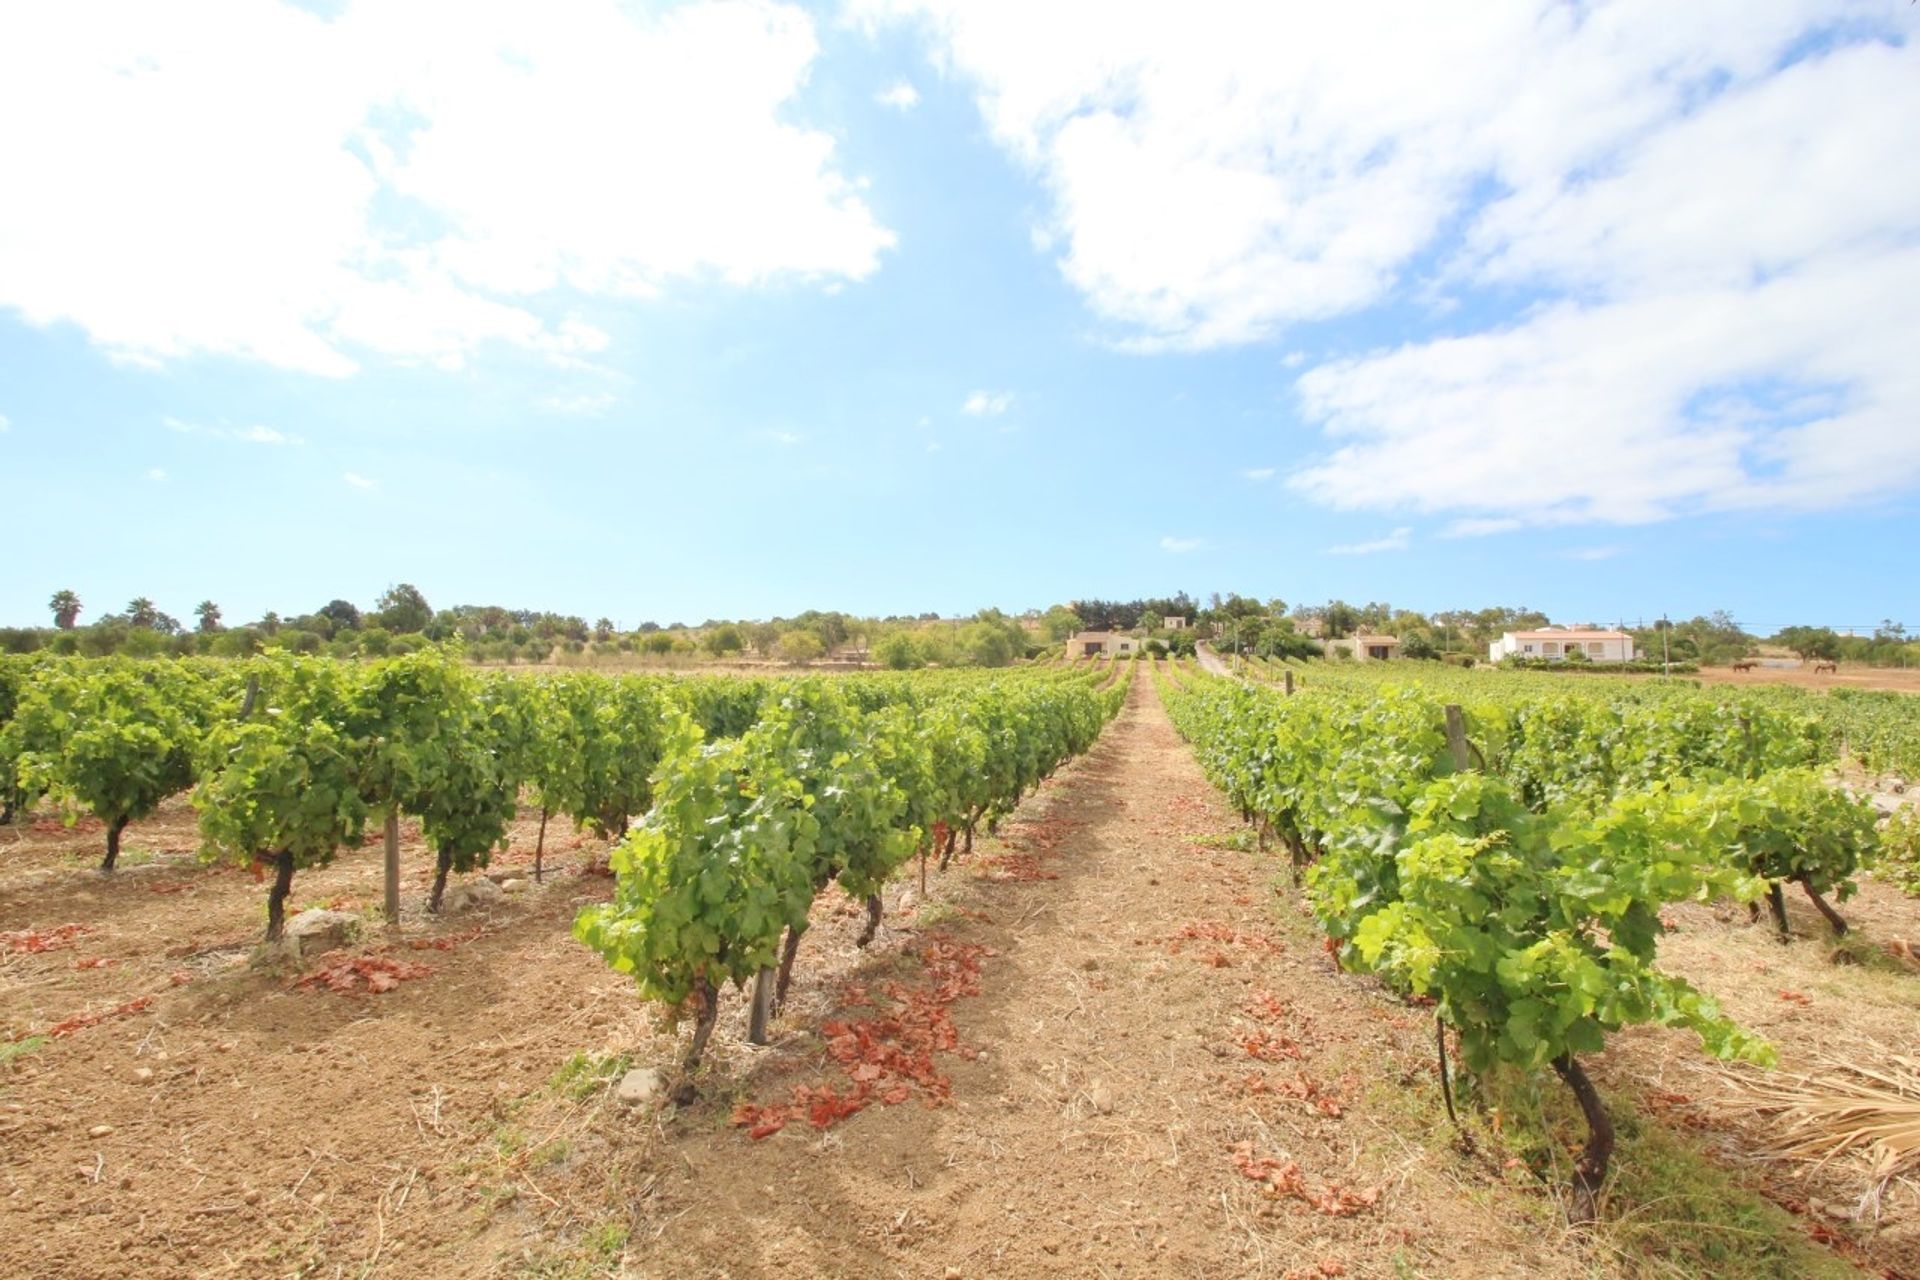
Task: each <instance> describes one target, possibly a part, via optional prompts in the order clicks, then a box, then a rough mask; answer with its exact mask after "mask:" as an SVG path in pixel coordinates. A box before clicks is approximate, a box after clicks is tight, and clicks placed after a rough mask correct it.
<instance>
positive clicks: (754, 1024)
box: [747, 969, 774, 1044]
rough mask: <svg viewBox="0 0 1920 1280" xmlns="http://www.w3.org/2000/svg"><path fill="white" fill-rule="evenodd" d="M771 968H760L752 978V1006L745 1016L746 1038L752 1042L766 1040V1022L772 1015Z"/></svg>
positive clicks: (764, 1041)
mask: <svg viewBox="0 0 1920 1280" xmlns="http://www.w3.org/2000/svg"><path fill="white" fill-rule="evenodd" d="M773 980H774V972H773V970H772V969H762V970H761V971H760V972H759V973H757V974H755V975H754V978H753V1006H752V1010H751V1012H750V1014H749V1016H748V1018H747V1039H748V1040H749V1041H751V1042H752V1043H754V1044H765V1043H766V1042H767V1023H768V1022H769V1021H770V1020H771V1019H772V1017H773Z"/></svg>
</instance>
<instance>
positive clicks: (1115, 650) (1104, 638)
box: [1067, 631, 1145, 658]
mask: <svg viewBox="0 0 1920 1280" xmlns="http://www.w3.org/2000/svg"><path fill="white" fill-rule="evenodd" d="M1144 643H1145V642H1144V641H1142V640H1140V639H1139V638H1138V637H1135V636H1130V635H1127V634H1125V633H1124V632H1119V631H1082V632H1081V633H1080V634H1079V635H1076V636H1074V637H1073V638H1072V639H1071V640H1069V641H1067V656H1068V657H1069V658H1093V657H1099V656H1105V657H1109V658H1131V657H1132V656H1133V655H1134V653H1135V652H1136V651H1137V650H1138V649H1139V648H1140V647H1141V645H1142V644H1144Z"/></svg>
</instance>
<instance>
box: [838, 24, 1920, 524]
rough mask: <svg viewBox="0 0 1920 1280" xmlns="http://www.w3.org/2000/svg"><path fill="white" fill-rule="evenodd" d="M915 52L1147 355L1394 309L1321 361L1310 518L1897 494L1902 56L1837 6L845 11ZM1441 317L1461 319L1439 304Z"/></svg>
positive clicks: (1907, 237)
mask: <svg viewBox="0 0 1920 1280" xmlns="http://www.w3.org/2000/svg"><path fill="white" fill-rule="evenodd" d="M853 8H854V11H855V12H856V13H857V14H858V15H860V16H861V17H862V18H863V19H864V20H866V21H867V22H869V23H874V24H880V23H886V22H890V21H907V22H910V23H912V24H914V25H916V26H917V27H918V28H919V29H920V30H921V31H922V32H923V33H924V34H925V36H926V38H927V40H928V43H929V47H930V49H931V51H932V54H933V60H934V62H935V63H936V65H938V66H939V67H941V68H942V69H943V70H944V71H946V72H947V73H948V74H951V75H953V76H955V77H956V78H957V79H959V80H960V81H962V82H963V83H965V84H967V85H969V86H970V87H971V88H972V89H973V91H974V92H975V94H976V96H977V99H978V102H979V105H980V108H981V111H982V113H983V116H984V118H985V120H986V122H987V124H988V127H989V128H990V130H991V131H992V133H993V135H994V136H995V138H997V139H998V140H999V142H1000V143H1001V144H1002V145H1003V146H1004V147H1005V148H1006V149H1007V150H1008V152H1009V153H1010V154H1011V155H1013V156H1014V157H1015V158H1016V159H1017V160H1018V161H1019V162H1020V163H1021V164H1023V165H1025V166H1027V167H1028V168H1029V169H1030V171H1031V172H1032V173H1033V174H1034V175H1035V176H1036V178H1037V179H1038V180H1039V181H1040V182H1041V183H1042V184H1043V186H1044V187H1045V189H1046V191H1047V193H1048V197H1049V212H1048V214H1047V223H1046V225H1045V226H1043V227H1042V228H1040V231H1041V233H1042V234H1041V235H1040V236H1039V237H1037V242H1038V243H1041V244H1045V245H1051V246H1054V248H1053V250H1052V252H1054V253H1056V254H1057V259H1058V264H1059V268H1060V270H1061V271H1062V272H1063V274H1064V275H1065V276H1066V278H1067V279H1068V280H1069V281H1070V282H1071V283H1073V284H1074V285H1075V286H1076V287H1077V288H1078V289H1079V290H1080V291H1081V292H1082V293H1083V295H1084V296H1085V297H1086V299H1087V301H1088V304H1089V305H1090V307H1091V308H1092V309H1093V310H1094V311H1095V312H1096V313H1097V314H1098V315H1099V316H1100V317H1102V318H1103V319H1104V320H1105V321H1106V322H1108V324H1109V325H1110V326H1111V333H1112V335H1113V336H1114V338H1115V339H1116V340H1117V341H1119V342H1121V343H1123V344H1127V345H1132V346H1135V347H1139V348H1145V349H1163V348H1184V349H1196V348H1207V347H1215V346H1222V345H1230V344H1235V343H1246V342H1255V341H1262V340H1267V339H1271V338H1274V337H1276V336H1277V335H1281V334H1283V333H1284V332H1285V330H1286V329H1287V328H1288V327H1289V326H1291V325H1296V324H1298V323H1300V322H1303V321H1311V320H1315V319H1322V318H1327V317H1334V316H1349V315H1355V314H1364V313H1366V312H1368V311H1370V310H1375V309H1380V310H1383V311H1384V310H1387V309H1396V308H1397V309H1398V312H1399V314H1400V317H1401V319H1400V321H1399V322H1398V323H1396V325H1395V328H1396V329H1397V330H1398V331H1400V332H1408V331H1412V332H1416V333H1417V332H1421V331H1422V330H1426V331H1430V332H1431V331H1438V332H1441V333H1442V334H1443V335H1444V336H1439V337H1433V338H1428V339H1423V340H1418V341H1413V342H1410V343H1408V344H1407V345H1404V346H1401V347H1399V348H1397V349H1392V350H1380V351H1372V352H1365V353H1362V354H1357V355H1348V356H1345V357H1336V358H1332V359H1322V360H1320V361H1318V362H1310V363H1309V364H1307V365H1306V366H1303V367H1302V368H1301V369H1300V370H1299V375H1298V376H1299V382H1298V390H1299V394H1300V405H1301V408H1302V410H1303V412H1304V414H1305V416H1306V417H1307V419H1308V420H1309V421H1310V422H1312V423H1314V424H1315V425H1318V426H1320V427H1321V428H1323V429H1324V430H1325V431H1326V432H1327V433H1328V435H1329V442H1330V447H1329V449H1328V450H1327V451H1326V452H1325V453H1323V454H1322V455H1321V456H1320V457H1318V458H1317V459H1315V460H1313V461H1311V462H1309V463H1308V464H1307V465H1305V466H1304V467H1303V468H1301V469H1299V470H1298V471H1296V472H1295V473H1294V474H1293V475H1292V476H1291V477H1290V478H1289V482H1290V483H1291V484H1292V485H1293V486H1294V488H1295V489H1296V490H1298V491H1301V492H1304V493H1306V494H1308V495H1309V496H1311V497H1313V498H1315V499H1317V500H1318V501H1320V502H1322V503H1325V504H1327V505H1329V506H1333V507H1340V508H1352V509H1367V510H1390V511H1404V512H1418V513H1435V514H1445V515H1447V516H1449V517H1452V518H1453V519H1452V523H1451V524H1450V525H1448V526H1447V528H1446V530H1445V531H1446V532H1447V533H1448V534H1449V535H1451V536H1474V535H1485V534H1489V533H1496V532H1502V531H1506V530H1510V529H1513V528H1518V527H1521V526H1523V525H1526V524H1567V523H1578V522H1586V521H1607V522H1618V523H1628V522H1639V521H1648V520H1658V519H1664V518H1668V517H1670V516H1673V515H1676V514H1682V513H1689V512H1697V511H1702V510H1725V509H1743V508H1749V509H1750V508H1763V507H1764V508H1772V509H1782V508H1784V509H1810V508H1821V507H1832V506H1836V505H1841V504H1845V503H1851V502H1855V501H1860V500H1865V499H1871V498H1874V497H1877V496H1882V495H1886V494H1891V493H1898V492H1904V491H1909V490H1911V489H1912V488H1914V487H1915V486H1916V485H1920V432H1916V431H1914V430H1913V429H1912V427H1911V424H1912V423H1913V422H1914V421H1915V420H1916V417H1920V361H1916V360H1914V359H1912V358H1911V353H1910V352H1909V351H1907V350H1903V347H1904V346H1906V345H1907V344H1906V343H1905V341H1904V339H1905V335H1910V334H1911V333H1913V332H1915V331H1916V330H1917V329H1920V166H1916V165H1914V164H1913V163H1912V162H1911V147H1910V143H1909V140H1908V138H1907V134H1908V132H1909V129H1910V123H1911V121H1912V120H1914V119H1916V118H1920V42H1916V40H1915V39H1914V28H1913V26H1912V22H1911V20H1910V19H1909V18H1907V17H1906V16H1905V14H1904V13H1903V12H1901V11H1899V10H1896V9H1891V8H1883V7H1880V6H1873V5H1866V4H1852V5H1842V6H1835V5H1833V4H1831V3H1828V2H1827V0H1738V2H1736V0H1702V2H1701V3H1697V4H1689V5H1684V6H1673V5H1668V4H1663V3H1659V2H1658V0H1596V3H1593V4H1586V5H1567V4H1561V3H1551V2H1549V0H1498V2H1496V3H1491V4H1485V5H1476V6H1474V9H1473V12H1472V15H1471V18H1470V19H1469V20H1463V19H1462V17H1461V15H1460V14H1459V13H1457V12H1455V11H1453V10H1450V9H1448V8H1447V7H1445V6H1427V7H1425V8H1419V7H1416V8H1413V9H1408V10H1405V11H1399V12H1396V15H1395V19H1394V21H1393V22H1392V23H1387V24H1382V23H1380V22H1379V21H1378V20H1377V15H1375V14H1374V13H1373V12H1372V11H1371V10H1369V9H1366V8H1365V7H1355V6H1337V5H1319V6H1307V5H1298V6H1296V5H1273V4H1266V3H1262V2H1261V0H1244V2H1240V3H1235V2H1233V0H1221V2H1220V3H1215V4H1210V5H1206V6H1201V7H1198V8H1195V9H1193V10H1191V11H1183V12H1182V18H1181V21H1180V22H1179V23H1167V22H1166V21H1165V20H1164V11H1163V10H1162V9H1161V8H1160V7H1159V6H1154V5H1151V4H1148V3H1145V0H1123V2H1121V3H1095V2H1094V0H1084V2H1079V0H1067V2H1063V3H1058V4H1052V5H1047V6H1032V5H1026V4H1018V3H1014V2H1013V0H854V5H853ZM1461 304H1466V305H1461Z"/></svg>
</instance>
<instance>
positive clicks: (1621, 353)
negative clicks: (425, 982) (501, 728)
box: [0, 0, 1920, 631]
mask: <svg viewBox="0 0 1920 1280" xmlns="http://www.w3.org/2000/svg"><path fill="white" fill-rule="evenodd" d="M1326 8H1328V6H1299V7H1293V6H1282V5H1273V4H1265V3H1259V4H1243V5H1242V4H1225V3H1223V4H1219V5H1215V6H1207V7H1205V8H1197V9H1195V10H1194V11H1193V12H1192V13H1190V14H1189V13H1187V12H1185V11H1182V14H1181V20H1180V22H1179V24H1178V25H1177V27H1173V26H1169V25H1168V22H1167V20H1166V18H1165V14H1166V13H1167V11H1166V10H1165V9H1164V7H1162V6H1153V5H1130V4H1104V5H1082V4H1059V5H1036V4H1000V3H991V2H988V0H970V2H969V3H959V2H958V0H954V2H952V3H949V2H947V0H857V2H856V3H852V4H849V5H845V6H826V7H808V8H800V7H794V6H788V5H779V4H772V3H757V2H744V0H696V2H695V3H690V4H681V5H675V6H660V7H645V6H614V5H611V4H601V3H581V4H578V5H572V6H561V7H555V8H553V9H552V10H551V11H550V12H546V11H543V16H542V19H541V23H540V24H539V25H538V26H537V27H535V26H532V25H531V24H529V23H528V22H527V21H525V20H524V19H523V18H522V17H521V16H520V13H521V12H523V11H516V10H513V9H509V8H505V7H503V8H501V9H499V10H497V11H496V10H494V9H492V8H489V7H487V6H472V5H462V6H455V5H431V4H429V5H421V6H409V7H407V9H406V10H405V12H404V13H403V12H401V10H400V9H399V8H398V7H395V6H368V5H355V4H345V5H331V6H309V7H308V8H306V9H301V8H295V7H290V6H283V5H278V4H273V3H249V2H245V0H228V2H225V3H222V4H220V5H217V6H211V5H210V6H207V7H206V8H204V9H196V10H195V11H194V14H193V15H192V16H186V15H182V14H180V13H178V12H175V13H173V14H170V15H165V16H164V17H163V16H161V15H156V14H153V13H150V12H148V11H147V9H146V7H144V6H140V5H132V6H114V5H105V6H92V5H81V4H76V5H72V6H57V7H55V6H38V7H29V8H26V9H21V10H18V11H14V12H9V13H8V14H7V15H5V16H0V121H5V122H6V123H4V124H0V172H4V173H6V174H7V175H8V178H7V188H8V191H9V195H8V198H7V199H6V200H5V201H0V416H3V420H4V424H5V425H4V429H0V476H4V490H3V491H4V493H5V494H6V498H5V508H6V523H7V527H8V528H9V530H10V531H11V533H12V536H11V537H10V538H9V544H10V551H11V554H9V555H8V556H7V557H6V560H5V564H6V568H5V569H4V570H0V621H4V622H6V623H14V624H18V623H29V622H37V621H44V620H45V619H46V617H47V610H46V601H47V598H48V596H49V595H50V594H51V593H52V592H53V591H55V590H56V589H60V588H68V587H70V588H72V589H74V590H76V591H78V592H79V593H80V594H81V596H82V598H83V599H84V600H85V601H86V602H87V605H88V614H89V615H92V616H97V615H98V614H100V613H102V612H105V611H108V610H112V609H118V608H120V607H122V606H123V605H124V603H125V602H126V601H127V600H128V599H130V598H132V597H134V596H136V595H146V596H150V597H152V598H154V599H155V600H156V601H157V602H158V603H159V604H160V606H161V607H162V608H164V609H166V610H168V611H169V612H172V613H174V614H175V615H176V616H181V617H186V616H188V615H189V614H190V612H191V609H192V607H193V605H194V604H195V603H196V602H197V601H199V600H201V599H203V598H208V597H211V598H213V599H214V600H216V601H218V602H219V603H220V604H221V606H222V607H223V609H224V610H225V611H226V614H227V616H228V618H229V619H230V620H238V619H243V618H249V617H254V616H258V614H259V613H261V612H262V611H264V610H267V609H277V610H279V611H281V612H283V613H286V612H295V611H303V610H307V609H312V608H315V607H317V606H318V605H320V604H321V603H323V602H325V601H326V600H328V599H330V598H332V597H334V596H345V597H347V598H349V599H354V600H357V601H360V602H362V603H366V602H370V601H371V600H372V599H373V597H374V596H375V595H377V594H378V593H379V592H380V591H381V590H382V589H383V588H384V587H386V586H387V585H388V584H390V583H395V582H401V581H408V582H413V583H415V584H417V585H418V586H419V587H420V588H421V589H422V590H423V591H424V592H425V593H426V595H427V597H428V598H429V600H431V601H432V602H433V603H435V604H436V605H447V604H454V603H503V604H508V605H514V606H524V607H533V608H550V609H554V610H558V611H562V612H569V613H578V614H582V615H585V616H587V617H589V618H592V617H597V616H600V615H602V614H605V615H608V616H611V617H612V618H614V619H615V620H616V621H618V622H620V623H621V624H622V625H633V624H636V623H638V622H639V621H641V620H643V619H653V620H657V621H662V622H664V621H670V620H676V619H678V620H686V621H698V620H700V619H702V618H705V617H709V616H721V617H732V616H768V615H773V614H778V613H792V612H796V611H798V610H801V609H805V608H809V607H819V608H840V609H845V610H849V611H853V612H861V613H891V612H896V611H897V612H919V611H922V610H929V609H931V610H939V611H942V612H948V613H952V612H961V611H970V610H972V609H975V608H978V607H980V606H982V605H987V604H996V605H1000V606H1002V607H1006V608H1010V609H1020V608H1025V607H1029V606H1045V605H1047V604H1049V603H1052V602H1055V601H1058V600H1062V599H1067V598H1071V597H1073V596H1076V595H1098V596H1107V597H1112V596H1120V597H1129V598H1130V597H1133V596H1137V595H1143V594H1148V595H1151V594H1161V593H1167V592H1172V591H1175V590H1179V589H1185V590H1188V591H1191V592H1194V593H1196V594H1200V595H1204V594H1206V593H1207V592H1210V591H1215V590H1220V591H1227V590H1237V591H1242V592H1248V593H1253V594H1259V595H1261V596H1280V597H1283V598H1285V599H1287V600H1289V601H1294V602H1315V601H1322V600H1325V599H1328V598H1330V597H1334V596H1340V597H1344V598H1347V599H1350V600H1362V601H1364V600H1389V601H1392V602H1393V603H1395V604H1398V605H1403V606H1408V607H1415V608H1421V609H1438V608H1447V607H1458V606H1478V605H1484V604H1493V603H1511V604H1528V605H1532V606H1534V607H1537V608H1542V609H1545V610H1547V611H1548V612H1550V613H1552V614H1553V615H1555V616H1556V617H1557V618H1559V619H1561V620H1564V621H1580V620H1586V619H1593V620H1614V619H1619V618H1625V619H1627V620H1629V621H1631V620H1633V619H1636V618H1642V617H1653V616H1657V615H1659V614H1660V613H1662V612H1669V613H1674V614H1692V613H1695V612H1704V611H1708V610H1712V609H1717V608H1726V609H1729V610H1731V611H1732V612H1733V613H1734V614H1735V616H1736V617H1738V618H1739V619H1740V620H1741V621H1742V622H1743V623H1745V624H1746V625H1748V626H1749V627H1750V628H1755V629H1760V630H1769V631H1770V630H1772V629H1774V628H1777V627H1779V626H1782V625H1786V624H1789V623H1794V622H1801V621H1808V622H1820V623H1827V624H1830V625H1837V626H1871V625H1873V624H1874V623H1877V622H1878V621H1879V620H1880V619H1882V618H1887V617H1892V618H1896V619H1903V620H1905V621H1906V622H1908V623H1909V625H1915V624H1920V594H1917V592H1920V588H1916V583H1920V574H1916V573H1915V572H1914V571H1913V569H1912V555H1913V552H1912V548H1913V545H1914V541H1915V539H1914V530H1915V529H1916V528H1920V523H1917V521H1916V517H1920V372H1916V370H1920V359H1915V358H1914V357H1913V355H1912V352H1911V346H1912V343H1911V337H1912V334H1914V333H1915V332H1920V166H1916V165H1914V164H1913V163H1912V159H1911V147H1910V139H1909V137H1908V134H1907V133H1906V129H1907V127H1908V122H1911V120H1913V119H1915V118H1917V117H1920V46H1917V45H1916V43H1915V41H1914V39H1913V36H1914V30H1915V23H1916V21H1920V18H1916V17H1915V15H1914V11H1913V10H1912V9H1911V7H1910V6H1906V5H1894V4H1875V3H1858V4H1852V5H1845V6H1840V7H1838V8H1836V7H1835V6H1833V5H1832V4H1830V3H1820V4H1813V3H1807V4H1794V3H1771V2H1769V3H1763V4H1753V3H1745V4H1738V5H1735V4H1717V3H1702V4H1698V5H1690V6H1687V7H1686V9H1685V10H1683V11H1675V10H1673V9H1672V8H1671V7H1669V6H1664V5H1656V4H1642V3H1596V4H1589V5H1583V6H1578V7H1572V6H1563V5H1552V4H1523V3H1517V2H1516V3H1511V4H1499V5H1488V6H1484V7H1478V8H1477V9H1476V11H1475V12H1474V14H1473V16H1472V18H1471V19H1470V20H1469V19H1465V18H1454V19H1452V20H1451V21H1450V20H1449V17H1450V15H1448V14H1447V13H1446V12H1444V11H1443V10H1440V9H1438V8H1437V7H1436V8H1434V9H1433V11H1431V12H1422V13H1421V14H1420V16H1418V17H1411V16H1409V17H1407V18H1406V19H1405V21H1404V22H1403V23H1402V24H1401V25H1400V26H1399V27H1398V28H1396V29H1394V30H1391V31H1381V30H1378V29H1376V26H1377V24H1373V23H1370V22H1369V21H1367V20H1365V15H1363V14H1361V15H1342V14H1337V13H1326V12H1322V10H1324V9H1326ZM202 24H204V25H202Z"/></svg>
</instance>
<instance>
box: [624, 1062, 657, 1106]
mask: <svg viewBox="0 0 1920 1280" xmlns="http://www.w3.org/2000/svg"><path fill="white" fill-rule="evenodd" d="M666 1090H667V1082H666V1078H665V1077H664V1076H662V1075H661V1074H660V1073H659V1072H658V1071H656V1070H654V1069H653V1068H652V1067H635V1068H634V1069H633V1070H631V1071H629V1072H627V1074H626V1075H624V1076H622V1077H621V1078H620V1083H619V1084H617V1085H615V1086H614V1090H613V1096H614V1099H615V1100H616V1101H618V1102H619V1103H620V1104H621V1105H622V1106H626V1107H644V1106H648V1105H650V1104H652V1103H654V1102H657V1101H658V1100H659V1099H660V1098H661V1096H662V1095H663V1094H665V1093H666Z"/></svg>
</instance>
